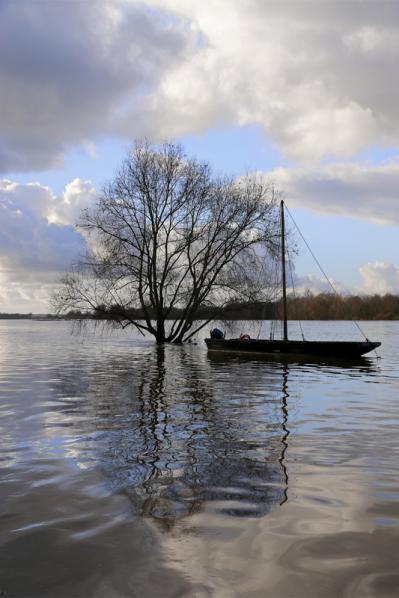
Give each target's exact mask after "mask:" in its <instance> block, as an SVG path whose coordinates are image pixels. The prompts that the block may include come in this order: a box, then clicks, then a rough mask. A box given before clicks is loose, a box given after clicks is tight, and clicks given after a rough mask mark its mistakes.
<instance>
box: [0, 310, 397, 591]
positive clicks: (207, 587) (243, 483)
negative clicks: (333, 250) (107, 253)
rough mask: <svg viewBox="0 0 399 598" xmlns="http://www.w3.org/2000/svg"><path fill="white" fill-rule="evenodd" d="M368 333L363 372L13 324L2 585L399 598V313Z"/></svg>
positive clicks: (3, 376) (0, 535) (5, 325)
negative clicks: (371, 342)
mask: <svg viewBox="0 0 399 598" xmlns="http://www.w3.org/2000/svg"><path fill="white" fill-rule="evenodd" d="M291 328H292V329H293V334H297V333H298V332H297V331H296V328H295V327H294V326H293V325H291ZM364 328H365V329H366V331H367V334H368V335H369V336H370V338H372V339H376V340H381V341H382V342H383V345H382V347H381V350H380V354H381V357H382V358H381V360H379V361H378V360H377V359H376V358H375V357H373V356H371V358H370V359H364V360H363V361H360V362H358V363H356V364H354V365H353V366H352V367H348V364H346V363H331V362H330V363H306V362H304V363H300V364H299V363H297V362H295V360H294V361H286V362H284V361H278V360H271V361H268V360H265V359H259V358H253V359H251V358H248V357H247V358H242V357H241V358H239V357H227V356H226V355H225V356H216V357H214V358H212V357H211V356H210V355H207V352H206V348H205V346H204V345H203V343H200V344H198V345H188V346H184V347H177V346H172V347H165V348H163V347H158V348H157V347H156V346H155V345H154V344H153V343H152V342H151V341H150V340H147V339H143V338H142V337H135V336H134V335H133V334H132V333H128V334H122V333H118V334H113V335H108V336H98V335H93V334H91V333H88V334H86V336H84V337H80V336H71V335H70V328H69V325H68V324H66V323H59V322H30V321H0V438H1V444H0V499H1V500H0V595H2V594H1V592H3V595H7V596H55V597H61V596H96V597H97V596H104V597H105V596H137V597H140V598H146V597H151V598H152V597H158V596H162V597H164V596H166V597H169V596H174V597H177V596H195V597H205V596H217V597H222V598H224V597H226V598H230V597H235V596H237V597H238V596H246V597H247V596H249V597H252V596H253V597H257V596H262V597H263V596H270V597H273V598H274V597H277V598H278V597H288V596H290V597H292V596H295V597H302V596H303V597H305V596H306V597H311V596H314V597H332V596H362V597H363V596H397V595H399V553H398V548H397V547H398V542H399V484H398V478H399V435H398V426H399V393H398V390H399V357H398V353H397V349H396V345H397V343H396V339H397V338H398V335H399V322H370V323H367V324H364ZM306 329H307V330H308V332H309V334H308V337H309V338H337V337H340V338H342V339H351V338H353V337H356V330H355V329H354V328H353V327H352V325H351V324H349V323H345V322H333V323H327V322H323V323H321V322H311V323H308V324H307V325H306ZM356 338H357V337H356Z"/></svg>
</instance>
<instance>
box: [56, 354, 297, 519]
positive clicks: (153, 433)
mask: <svg viewBox="0 0 399 598" xmlns="http://www.w3.org/2000/svg"><path fill="white" fill-rule="evenodd" d="M125 358H126V355H125V356H123V357H122V356H118V357H115V358H111V360H110V362H109V363H107V365H106V367H105V368H104V363H102V366H101V369H99V370H97V366H96V365H95V364H93V366H92V367H93V370H92V371H91V372H83V373H82V380H81V384H82V385H85V384H86V383H87V381H88V388H85V390H84V393H82V394H83V396H84V397H85V400H86V401H87V404H86V406H85V408H83V409H82V404H81V403H79V404H76V411H77V412H78V413H79V414H80V417H76V418H75V417H73V411H74V407H73V405H71V403H70V402H69V403H68V404H67V405H64V406H62V405H59V406H58V409H59V410H61V411H64V409H65V408H67V409H68V411H69V413H70V415H72V417H71V420H70V421H71V422H72V425H73V426H74V427H75V428H76V430H75V432H76V433H77V436H76V438H75V442H74V443H73V456H74V457H75V458H76V459H77V460H78V462H79V464H80V466H81V467H85V468H93V467H94V468H95V469H100V470H101V472H102V473H103V474H104V475H105V478H106V480H107V484H108V485H110V486H111V488H112V490H113V491H115V492H121V493H124V494H126V495H128V497H129V499H130V501H131V505H132V507H133V509H134V511H135V512H136V513H137V514H138V515H145V516H149V517H151V518H154V519H156V520H158V521H159V522H161V523H162V525H163V526H165V527H166V528H169V527H170V526H172V525H173V523H174V521H175V520H176V519H178V518H181V517H184V516H187V515H190V514H193V513H195V512H198V511H200V510H201V509H205V508H206V509H208V510H210V511H212V510H216V511H217V512H219V513H225V514H228V515H232V516H245V517H260V516H263V515H266V514H267V513H268V512H269V511H270V509H271V508H272V507H273V505H276V506H278V505H282V504H284V503H285V502H286V501H287V499H288V470H287V467H286V464H285V457H286V451H287V447H288V435H289V430H288V397H289V394H288V374H289V370H288V366H287V365H282V364H281V363H280V364H279V363H262V362H256V361H254V360H251V361H250V360H240V359H239V358H233V359H231V358H229V357H228V356H220V355H217V357H216V358H210V357H209V356H207V355H206V354H205V353H204V352H201V351H198V350H195V348H190V347H162V346H161V347H151V348H148V347H147V348H146V350H145V351H144V352H143V353H142V354H141V355H138V354H137V353H136V354H135V355H134V359H133V360H132V362H131V363H130V364H127V363H126V361H125ZM63 374H65V370H64V372H63V373H62V372H58V374H57V377H58V379H59V380H60V382H59V383H60V384H61V385H62V388H59V389H58V391H59V394H63V395H65V396H68V395H69V396H71V395H72V394H74V395H75V396H76V394H77V392H76V391H77V389H76V386H77V385H79V380H78V379H77V378H76V371H75V372H74V377H72V376H71V377H68V376H67V377H65V375H63ZM70 385H73V388H70ZM82 413H86V416H85V417H82ZM60 415H61V414H60Z"/></svg>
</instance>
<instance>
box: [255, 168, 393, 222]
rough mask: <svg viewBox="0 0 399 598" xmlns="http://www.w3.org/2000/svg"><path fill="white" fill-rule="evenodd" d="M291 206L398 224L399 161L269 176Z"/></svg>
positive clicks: (277, 172)
mask: <svg viewBox="0 0 399 598" xmlns="http://www.w3.org/2000/svg"><path fill="white" fill-rule="evenodd" d="M267 177H268V178H270V177H271V178H272V180H273V181H274V182H275V184H276V186H277V188H278V189H280V190H281V191H282V193H283V196H284V198H285V199H286V201H287V203H288V205H289V206H292V207H302V208H308V209H311V210H314V211H316V212H321V213H325V214H337V215H342V216H351V217H355V218H363V219H365V220H370V221H371V222H375V223H377V224H390V225H398V224H399V159H396V160H394V161H391V162H388V163H385V164H381V165H376V166H373V165H370V164H356V163H350V162H347V163H336V164H329V165H326V166H319V167H317V168H309V167H303V168H279V169H276V170H274V171H272V172H271V173H268V174H267Z"/></svg>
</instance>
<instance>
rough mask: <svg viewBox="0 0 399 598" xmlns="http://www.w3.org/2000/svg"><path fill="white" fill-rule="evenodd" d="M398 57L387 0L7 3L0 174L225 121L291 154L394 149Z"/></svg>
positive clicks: (0, 23)
mask: <svg viewBox="0 0 399 598" xmlns="http://www.w3.org/2000/svg"><path fill="white" fill-rule="evenodd" d="M398 59H399V4H398V3H397V2H377V1H370V2H364V1H363V0H352V1H350V2H341V1H338V0H337V1H334V0H328V1H326V0H306V1H302V0H285V1H284V2H281V1H280V0H270V1H268V2H264V1H263V0H245V1H242V2H231V0H208V1H207V2H198V1H197V0H147V1H146V2H137V1H134V0H131V1H130V2H129V1H127V0H126V1H123V2H122V1H118V0H110V1H109V2H97V1H95V0H93V1H92V2H68V3H66V2H52V1H50V0H42V1H41V2H39V3H38V2H35V3H32V2H3V3H1V5H0V90H1V91H0V105H1V111H2V112H1V120H0V171H2V172H7V171H12V170H14V171H16V170H20V171H21V170H34V169H40V168H49V167H52V166H54V165H57V164H59V163H60V162H61V161H62V157H63V154H64V153H65V152H66V151H67V150H68V149H70V148H71V147H75V146H79V145H81V144H84V143H87V142H93V141H95V140H96V139H98V138H100V137H101V136H104V135H108V134H113V135H115V134H116V135H122V136H126V137H130V138H131V137H132V136H135V135H144V134H147V135H149V136H150V137H152V138H154V139H161V138H166V137H178V136H180V135H184V134H190V133H200V132H204V131H206V130H208V129H209V128H210V127H213V126H215V125H221V124H231V125H247V124H253V123H258V124H260V125H261V126H262V127H263V128H264V131H265V133H266V134H267V135H268V136H270V137H271V138H272V139H273V141H274V143H275V144H276V145H277V146H278V147H279V149H280V150H281V151H282V153H283V154H284V155H285V156H286V157H289V158H291V159H294V160H296V161H305V162H317V161H318V160H319V159H321V158H323V157H326V156H327V157H331V156H335V157H347V156H352V155H354V154H356V153H357V152H359V150H361V149H362V148H365V147H368V146H370V145H374V146H376V145H377V146H395V145H397V144H398V140H399V105H398V103H397V102H396V95H397V90H396V80H397V74H396V73H397V64H398Z"/></svg>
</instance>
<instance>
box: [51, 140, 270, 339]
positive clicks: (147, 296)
mask: <svg viewBox="0 0 399 598" xmlns="http://www.w3.org/2000/svg"><path fill="white" fill-rule="evenodd" d="M78 227H79V229H80V230H82V231H83V232H84V234H85V235H86V237H87V244H88V247H89V250H88V252H87V255H86V256H85V257H84V258H82V259H80V260H79V262H78V263H77V264H76V265H75V266H74V267H73V269H72V270H71V272H70V273H68V274H67V275H66V276H65V277H64V278H63V280H62V286H61V290H60V291H59V292H58V293H57V295H56V296H55V305H56V308H57V311H58V312H59V313H62V312H63V311H68V310H70V309H85V310H87V309H89V310H97V312H99V311H103V312H104V313H109V312H110V311H111V312H112V314H113V317H114V321H117V322H118V323H120V324H121V325H122V326H126V325H133V326H135V327H136V328H137V329H138V330H140V331H141V332H142V333H146V332H148V333H151V334H152V335H154V337H155V338H156V340H157V342H170V341H175V342H182V341H185V340H188V339H189V338H191V337H192V336H193V335H195V334H196V333H197V332H198V331H199V330H200V329H201V328H202V327H203V326H204V325H206V323H207V321H209V320H210V319H211V317H212V316H215V315H217V313H218V310H220V309H221V308H222V307H223V306H224V305H226V303H228V302H230V301H232V300H234V301H239V300H243V299H248V298H250V297H251V298H254V295H257V296H259V293H260V292H261V290H262V289H264V288H265V281H264V276H262V273H264V272H265V270H264V264H265V263H266V261H265V260H264V259H263V258H264V257H266V256H267V254H269V253H270V252H272V251H274V248H275V245H276V243H277V236H278V231H277V227H276V210H275V193H274V190H273V187H272V185H268V184H265V183H264V182H262V181H261V180H257V179H256V178H253V177H248V176H247V177H243V178H241V179H239V180H234V179H232V178H220V177H219V178H218V177H215V176H214V175H213V174H212V172H211V169H210V167H209V165H208V164H207V163H204V162H200V161H197V160H192V159H188V158H187V156H186V155H185V154H184V152H183V150H182V148H181V146H179V145H175V144H172V143H165V144H163V145H162V146H160V147H155V148H154V147H152V146H150V145H149V144H148V143H147V142H144V143H137V144H136V145H135V147H134V149H133V150H132V151H131V153H129V154H128V156H127V158H126V159H125V161H124V163H123V165H122V167H121V169H120V171H119V172H118V173H117V174H116V176H115V177H114V179H113V180H112V181H111V182H110V183H109V184H108V185H107V186H106V188H105V189H104V191H103V193H102V195H101V196H100V197H99V198H98V201H97V203H96V205H95V206H94V207H93V208H92V209H89V210H86V211H85V212H84V213H83V214H82V217H81V220H80V222H79V223H78ZM260 258H262V259H260ZM205 306H206V307H208V310H209V311H208V313H209V314H211V315H210V317H209V319H208V320H207V321H201V322H198V321H196V315H197V313H198V310H199V308H204V307H205ZM138 309H139V310H140V315H141V318H140V317H137V310H138ZM135 313H136V317H134V314H135Z"/></svg>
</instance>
